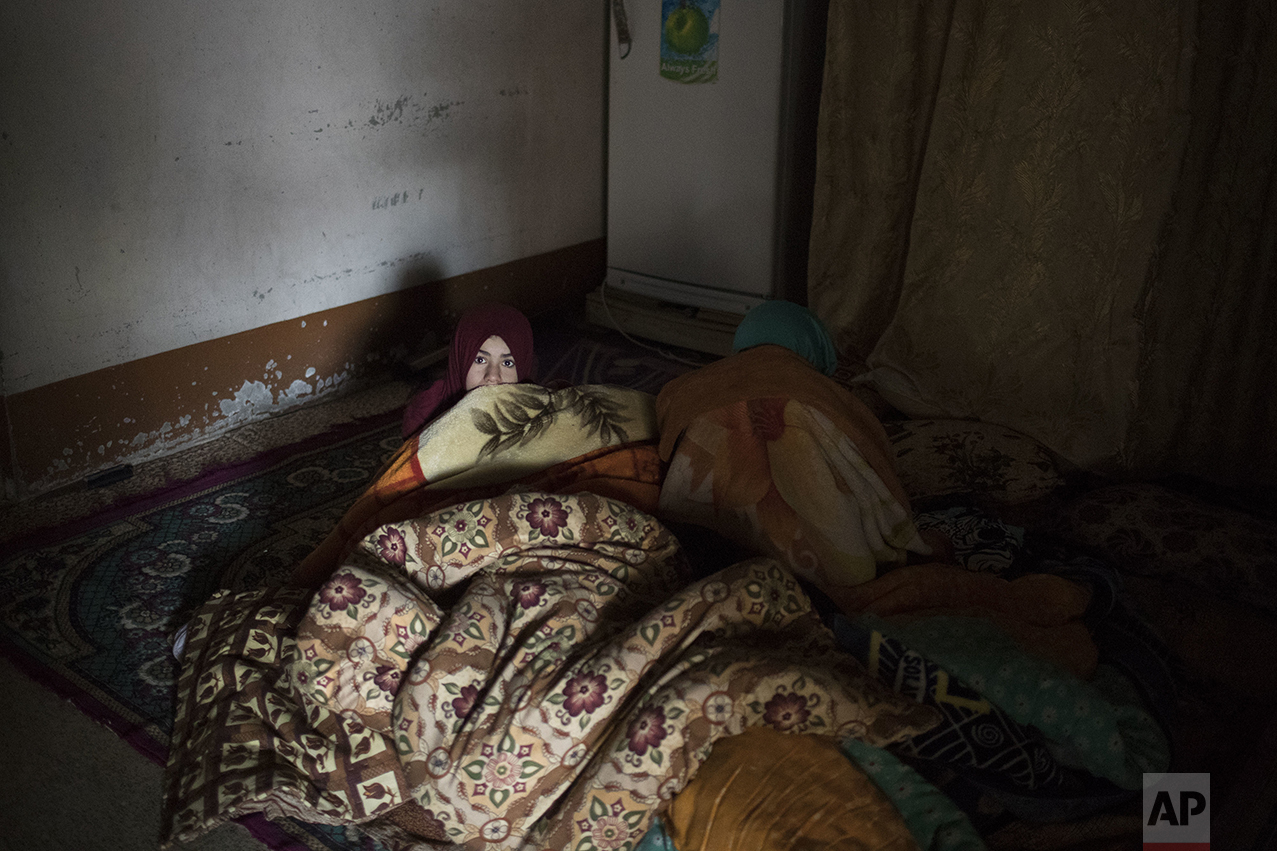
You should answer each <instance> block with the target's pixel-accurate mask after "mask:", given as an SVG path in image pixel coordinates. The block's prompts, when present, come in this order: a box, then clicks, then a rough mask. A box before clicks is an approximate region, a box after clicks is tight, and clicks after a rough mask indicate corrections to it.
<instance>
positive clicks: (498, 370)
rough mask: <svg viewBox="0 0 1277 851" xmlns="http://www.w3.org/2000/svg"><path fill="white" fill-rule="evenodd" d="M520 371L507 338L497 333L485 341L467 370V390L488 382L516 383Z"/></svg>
mask: <svg viewBox="0 0 1277 851" xmlns="http://www.w3.org/2000/svg"><path fill="white" fill-rule="evenodd" d="M518 381H519V371H518V368H517V367H516V366H515V364H514V355H512V354H510V347H509V346H507V345H506V344H505V340H502V339H501V338H500V337H498V336H496V335H495V334H494V335H493V336H491V337H489V338H488V339H486V340H484V341H483V345H481V346H480V347H479V353H478V354H476V355H475V356H474V361H473V362H472V363H471V364H470V369H469V371H467V372H466V390H467V391H469V390H473V389H474V388H476V387H480V386H483V385H486V384H516V383H518Z"/></svg>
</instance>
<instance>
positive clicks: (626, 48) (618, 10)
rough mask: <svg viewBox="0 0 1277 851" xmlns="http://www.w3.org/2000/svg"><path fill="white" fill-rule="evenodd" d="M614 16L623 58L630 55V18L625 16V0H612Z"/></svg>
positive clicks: (617, 40)
mask: <svg viewBox="0 0 1277 851" xmlns="http://www.w3.org/2000/svg"><path fill="white" fill-rule="evenodd" d="M612 18H613V20H615V21H616V42H617V47H619V48H620V52H621V58H622V59H624V58H625V57H627V56H629V55H630V20H629V18H627V17H626V16H625V0H612Z"/></svg>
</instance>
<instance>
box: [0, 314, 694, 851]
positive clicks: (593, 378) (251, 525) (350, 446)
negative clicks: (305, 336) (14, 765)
mask: <svg viewBox="0 0 1277 851" xmlns="http://www.w3.org/2000/svg"><path fill="white" fill-rule="evenodd" d="M538 342H539V343H540V342H541V340H540V338H539V340H538ZM546 342H547V345H546V347H545V349H543V350H545V351H548V353H549V357H548V358H546V360H545V361H543V363H544V365H545V367H546V369H544V370H543V372H542V375H541V376H540V377H541V380H542V381H546V382H549V381H553V380H562V381H568V382H571V383H574V384H583V383H609V384H623V385H626V386H631V387H636V388H637V389H643V390H647V391H649V392H656V390H659V388H660V386H661V385H662V384H664V382H665V381H667V380H669V379H670V378H672V377H673V376H674V375H677V374H679V373H680V372H682V371H685V370H686V369H689V368H690V365H686V364H681V363H676V362H672V361H668V360H665V359H664V358H661V357H659V356H655V355H652V354H651V353H648V352H646V351H645V350H643V349H640V348H638V347H636V346H633V345H627V344H625V343H623V342H621V343H609V342H605V341H601V340H592V339H579V338H578V339H575V340H566V339H565V340H562V341H558V342H559V345H556V344H555V343H556V341H555V340H553V339H550V340H547V341H546ZM538 348H542V346H541V345H538ZM543 357H544V355H543ZM400 414H401V412H400V411H397V410H396V411H391V412H388V413H386V414H383V415H380V416H376V417H371V418H368V419H366V420H363V421H360V422H355V423H348V424H345V425H343V426H341V427H339V428H337V429H335V430H333V431H330V432H328V433H326V434H323V435H319V436H316V437H312V438H309V439H307V440H305V441H303V442H301V443H298V444H295V445H292V446H289V447H287V448H284V449H280V450H275V451H272V452H269V453H265V454H262V455H260V456H257V457H255V458H252V459H250V460H248V461H245V462H242V463H239V464H236V465H235V466H232V467H227V468H224V469H219V470H212V471H208V472H207V473H206V474H204V475H203V476H201V477H200V478H198V479H196V480H194V481H191V482H189V483H187V484H184V485H182V486H180V487H177V488H175V489H173V490H169V491H166V492H163V493H158V494H152V495H150V496H148V497H145V498H142V499H139V500H136V501H134V502H132V503H130V504H128V505H124V506H119V507H114V508H112V509H109V510H107V511H105V512H103V513H101V514H98V515H96V516H93V517H89V518H84V519H81V520H78V521H75V522H73V523H71V524H69V525H66V526H63V527H60V528H57V529H55V530H46V531H41V532H38V533H35V534H33V535H28V536H27V537H26V538H25V539H23V540H20V541H14V542H11V543H10V544H7V545H6V548H5V549H6V554H5V556H4V557H3V561H0V588H3V589H4V590H5V593H4V594H3V595H0V649H2V650H3V651H4V652H5V653H6V655H8V656H9V657H11V658H12V659H13V661H14V662H15V664H17V666H18V667H20V668H21V669H23V670H24V671H26V672H27V673H28V674H29V675H31V676H32V677H33V678H34V679H36V680H38V681H40V682H42V683H45V684H46V685H48V686H49V687H50V688H52V689H53V690H54V691H56V692H57V693H58V694H60V695H61V696H63V697H65V698H67V699H69V700H70V701H71V702H72V703H73V704H74V705H76V706H77V707H78V708H79V709H80V710H81V711H83V712H85V713H86V714H88V715H89V716H90V717H92V718H94V719H96V720H97V721H99V722H101V723H103V724H105V725H106V726H108V727H109V728H111V729H112V730H114V731H115V732H116V733H117V734H118V735H119V736H121V737H122V738H123V739H125V740H126V741H127V742H128V743H129V744H131V745H132V746H133V747H134V748H136V749H137V750H138V751H140V752H141V753H143V754H144V755H146V756H147V757H149V758H150V759H152V760H154V761H155V762H157V763H159V764H161V765H163V764H164V762H165V760H166V757H167V751H168V742H169V736H170V733H171V731H172V723H173V707H174V700H175V697H174V685H175V682H176V679H177V674H178V667H177V666H178V663H177V662H176V661H175V660H174V658H173V655H172V652H171V640H172V638H171V637H172V634H173V632H174V631H175V630H176V629H177V628H178V627H179V626H180V625H181V624H182V623H184V622H185V620H186V618H187V617H188V615H189V614H190V612H191V611H192V610H193V609H194V608H195V607H196V606H198V605H199V604H200V603H201V602H202V601H203V600H205V599H206V598H207V597H208V596H209V595H210V594H212V592H213V591H215V590H217V589H218V588H235V589H247V588H253V587H258V586H261V585H268V584H278V583H280V582H282V581H283V580H284V579H285V578H286V577H287V576H288V574H289V572H290V571H291V569H292V567H293V566H294V565H295V564H296V563H297V562H298V561H300V560H301V559H302V558H303V557H304V556H305V555H306V554H307V553H309V552H310V551H311V550H312V549H313V548H314V547H315V546H316V545H317V544H318V543H319V542H320V541H321V540H322V539H323V538H324V536H325V535H326V534H327V533H328V531H329V530H330V529H331V528H332V527H333V525H334V524H335V523H336V522H337V520H338V519H339V518H340V517H341V515H342V513H343V512H344V511H345V510H346V508H347V507H348V506H349V505H350V504H351V503H352V502H353V501H354V499H355V497H356V496H358V495H359V493H360V492H362V491H363V489H364V488H366V487H367V486H368V484H369V483H370V482H371V481H372V478H373V476H374V475H375V473H376V472H377V470H378V469H379V468H380V467H381V465H382V464H383V463H384V462H385V461H386V460H387V459H388V458H389V457H390V455H391V454H392V453H393V452H394V450H396V449H397V448H398V447H399V445H400V442H401V439H400ZM245 826H246V827H248V828H249V829H250V831H252V832H253V834H254V835H255V836H257V838H258V839H260V840H262V841H263V842H265V843H266V844H267V845H269V846H271V847H273V848H288V847H308V848H314V849H323V848H331V849H346V848H356V847H358V848H363V849H368V848H371V847H374V844H373V843H371V841H370V840H369V839H368V837H365V836H362V835H360V834H359V832H358V831H357V830H352V829H348V828H333V827H327V826H322V825H305V824H301V823H296V822H293V823H288V822H277V823H269V822H266V820H265V819H262V818H256V819H250V820H247V821H246V822H245Z"/></svg>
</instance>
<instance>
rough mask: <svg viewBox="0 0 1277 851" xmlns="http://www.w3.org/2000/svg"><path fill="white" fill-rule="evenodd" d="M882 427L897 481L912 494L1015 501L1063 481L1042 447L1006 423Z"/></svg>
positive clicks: (952, 422) (911, 423)
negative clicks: (969, 496) (887, 440)
mask: <svg viewBox="0 0 1277 851" xmlns="http://www.w3.org/2000/svg"><path fill="white" fill-rule="evenodd" d="M883 427H884V428H886V430H887V437H888V439H889V440H890V441H891V446H892V449H893V450H895V455H896V472H897V473H898V474H899V476H900V482H901V484H903V485H904V488H905V492H906V493H908V494H909V496H910V498H912V499H926V498H929V497H937V496H946V495H948V494H958V493H970V494H978V495H980V496H981V497H983V498H987V499H989V500H991V501H993V502H995V503H999V504H1002V505H1016V504H1019V503H1025V502H1032V501H1033V500H1036V499H1041V498H1043V497H1046V496H1049V495H1050V494H1052V493H1053V492H1054V491H1055V490H1056V489H1057V488H1059V487H1061V486H1062V485H1063V484H1064V478H1063V477H1062V476H1061V474H1060V471H1059V469H1058V468H1057V467H1056V464H1055V461H1054V459H1053V458H1052V456H1051V453H1050V452H1049V451H1047V449H1046V447H1044V446H1043V445H1042V444H1040V443H1038V442H1037V441H1036V440H1034V439H1033V438H1031V437H1029V436H1028V435H1027V434H1023V433H1021V432H1018V431H1015V430H1014V429H1010V428H1006V427H1005V426H999V425H993V424H991V423H982V422H977V421H975V420H898V421H888V422H885V423H883Z"/></svg>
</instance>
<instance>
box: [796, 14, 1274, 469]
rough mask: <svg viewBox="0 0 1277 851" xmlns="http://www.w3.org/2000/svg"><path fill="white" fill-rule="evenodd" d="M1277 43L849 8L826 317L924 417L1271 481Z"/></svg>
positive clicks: (833, 115) (1077, 459) (823, 136)
mask: <svg viewBox="0 0 1277 851" xmlns="http://www.w3.org/2000/svg"><path fill="white" fill-rule="evenodd" d="M906 7H907V8H906ZM1275 26H1277V25H1275V24H1274V21H1273V20H1272V13H1271V12H1270V11H1269V10H1268V4H1267V3H1266V2H1260V0H1236V2H1228V3H1220V2H1210V0H1202V2H1201V4H1200V8H1199V4H1196V3H1192V2H1189V1H1188V0H1144V2H1140V1H1139V0H1131V2H1123V3H1093V2H1068V3H1015V2H1005V0H987V2H974V0H922V2H918V3H914V4H884V3H878V2H874V0H833V2H832V3H831V6H830V13H829V31H828V46H827V52H826V67H825V79H824V89H823V92H822V103H821V116H820V127H819V130H818V160H817V178H816V192H815V203H814V210H813V212H814V216H813V226H812V239H811V256H810V266H809V269H810V272H809V303H810V304H811V306H812V307H813V309H814V310H815V311H816V312H817V313H818V314H819V315H820V316H821V317H822V319H824V320H825V321H826V323H827V324H829V325H830V327H831V328H833V329H834V330H835V333H836V335H837V337H838V340H839V343H840V345H841V346H842V347H843V348H844V349H846V350H849V351H850V352H852V353H854V354H856V355H858V356H860V357H861V358H863V359H864V360H865V361H866V364H867V367H868V368H869V369H870V372H869V373H868V377H870V378H871V379H872V380H873V383H874V384H875V386H876V387H878V389H879V390H881V391H882V392H883V395H885V396H886V397H887V398H888V399H889V400H890V401H892V402H893V403H895V404H896V405H897V407H900V408H901V409H902V410H904V411H905V412H906V413H908V414H911V415H915V416H953V417H971V418H978V419H981V420H985V421H989V422H996V423H1001V424H1003V425H1008V426H1011V427H1014V428H1017V429H1019V430H1021V431H1024V432H1026V433H1028V434H1031V435H1033V436H1034V437H1036V438H1038V439H1039V440H1041V441H1042V442H1043V443H1045V444H1046V445H1047V446H1049V447H1050V448H1052V449H1054V450H1055V451H1057V452H1058V453H1060V454H1061V455H1062V456H1064V457H1065V458H1067V459H1069V460H1071V461H1073V462H1074V463H1076V464H1078V465H1080V466H1084V467H1087V468H1090V469H1095V470H1101V471H1106V472H1115V473H1117V472H1126V473H1134V474H1140V475H1149V474H1163V473H1193V474H1198V475H1203V476H1206V477H1208V478H1212V479H1216V480H1222V481H1227V482H1230V483H1261V482H1274V481H1277V452H1275V447H1277V401H1275V399H1277V397H1275V396H1274V393H1273V388H1274V376H1275V375H1277V347H1275V345H1274V341H1275V340H1277V290H1275V289H1274V286H1275V285H1277V271H1275V267H1274V256H1273V254H1274V245H1275V244H1277V243H1275V238H1277V237H1275V234H1277V222H1274V220H1273V212H1274V202H1275V201H1277V190H1275V186H1274V179H1273V161H1274V154H1275V151H1277V66H1275V65H1274V62H1275V61H1277V60H1275V58H1274V57H1277V41H1275V31H1274V27H1275Z"/></svg>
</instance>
